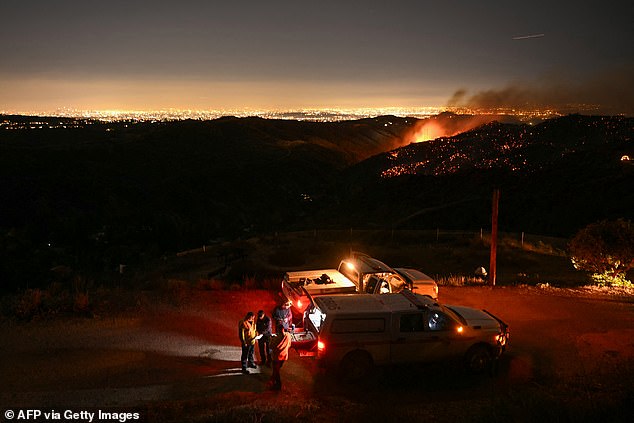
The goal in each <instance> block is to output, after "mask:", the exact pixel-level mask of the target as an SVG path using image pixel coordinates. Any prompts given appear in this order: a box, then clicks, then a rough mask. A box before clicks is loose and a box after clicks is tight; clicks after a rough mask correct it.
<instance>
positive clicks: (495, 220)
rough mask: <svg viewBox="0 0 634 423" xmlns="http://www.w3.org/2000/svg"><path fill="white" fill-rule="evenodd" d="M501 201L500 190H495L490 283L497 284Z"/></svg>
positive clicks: (492, 211) (492, 205)
mask: <svg viewBox="0 0 634 423" xmlns="http://www.w3.org/2000/svg"><path fill="white" fill-rule="evenodd" d="M499 202H500V190H499V188H495V189H494V190H493V200H492V202H491V203H492V204H491V261H490V262H489V285H491V286H495V276H496V273H497V247H498V204H499Z"/></svg>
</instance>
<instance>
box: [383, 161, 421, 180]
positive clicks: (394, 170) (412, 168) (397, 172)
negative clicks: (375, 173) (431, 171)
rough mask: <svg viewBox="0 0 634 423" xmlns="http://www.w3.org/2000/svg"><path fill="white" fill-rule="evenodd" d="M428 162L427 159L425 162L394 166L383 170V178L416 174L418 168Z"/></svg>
mask: <svg viewBox="0 0 634 423" xmlns="http://www.w3.org/2000/svg"><path fill="white" fill-rule="evenodd" d="M427 163H429V160H425V161H423V162H417V163H410V164H404V165H397V166H393V167H391V168H389V169H386V170H384V171H383V172H381V178H393V177H395V176H402V175H415V174H416V169H417V168H418V167H419V166H425V165H426V164H427Z"/></svg>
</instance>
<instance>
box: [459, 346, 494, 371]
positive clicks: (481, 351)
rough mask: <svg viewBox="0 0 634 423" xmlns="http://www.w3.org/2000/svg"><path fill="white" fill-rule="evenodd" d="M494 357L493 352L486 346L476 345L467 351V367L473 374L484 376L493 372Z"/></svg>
mask: <svg viewBox="0 0 634 423" xmlns="http://www.w3.org/2000/svg"><path fill="white" fill-rule="evenodd" d="M492 366H493V357H492V356H491V352H490V351H489V349H488V348H487V347H485V346H484V345H475V346H473V347H471V349H469V351H467V354H466V356H465V367H466V368H467V371H468V372H470V373H473V374H482V373H484V372H485V371H490V370H492Z"/></svg>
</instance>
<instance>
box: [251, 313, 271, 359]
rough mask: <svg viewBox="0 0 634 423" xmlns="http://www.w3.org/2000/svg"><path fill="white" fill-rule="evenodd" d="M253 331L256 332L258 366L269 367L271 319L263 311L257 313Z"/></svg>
mask: <svg viewBox="0 0 634 423" xmlns="http://www.w3.org/2000/svg"><path fill="white" fill-rule="evenodd" d="M255 329H256V331H257V332H258V349H259V350H260V366H263V365H267V366H271V334H272V330H271V318H270V317H269V316H267V315H266V314H264V310H260V311H258V318H257V320H256V321H255Z"/></svg>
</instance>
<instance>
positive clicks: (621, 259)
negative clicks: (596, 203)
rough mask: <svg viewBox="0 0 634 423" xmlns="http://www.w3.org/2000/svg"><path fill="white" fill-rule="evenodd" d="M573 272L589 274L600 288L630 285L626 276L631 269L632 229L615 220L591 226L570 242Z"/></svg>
mask: <svg viewBox="0 0 634 423" xmlns="http://www.w3.org/2000/svg"><path fill="white" fill-rule="evenodd" d="M569 249H570V256H571V260H572V263H573V265H574V266H575V268H577V269H580V270H586V271H589V272H592V273H593V278H594V279H595V280H597V281H598V283H600V284H606V285H615V286H619V285H623V284H626V285H630V284H631V282H630V281H628V280H627V279H626V278H625V275H626V273H627V272H628V271H629V270H630V269H632V268H634V228H633V227H632V224H631V222H630V221H626V220H624V219H617V220H614V221H608V220H604V221H601V222H597V223H593V224H590V225H588V226H586V227H585V228H583V229H581V230H580V231H579V232H578V233H577V234H576V235H575V236H574V237H573V238H572V240H571V241H570V244H569Z"/></svg>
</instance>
